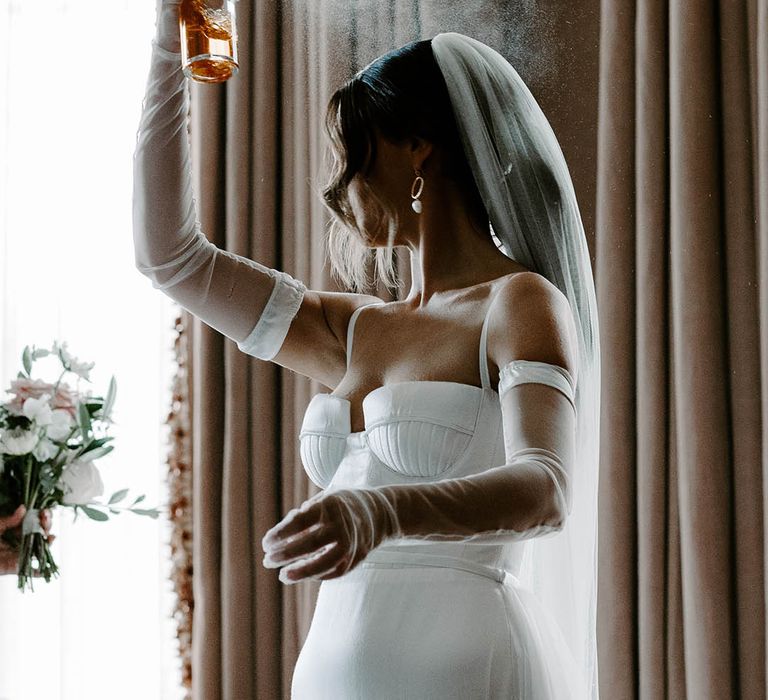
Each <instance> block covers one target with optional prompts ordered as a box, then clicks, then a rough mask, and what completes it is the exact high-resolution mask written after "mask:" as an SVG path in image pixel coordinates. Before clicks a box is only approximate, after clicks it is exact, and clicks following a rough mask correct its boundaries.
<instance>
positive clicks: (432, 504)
mask: <svg viewBox="0 0 768 700" xmlns="http://www.w3.org/2000/svg"><path fill="white" fill-rule="evenodd" d="M177 18H178V4H177V2H175V1H174V0H159V4H158V21H157V34H156V37H155V40H154V41H153V46H152V62H151V68H150V74H149V80H148V82H147V91H146V97H145V100H144V104H143V111H142V118H141V123H140V126H139V131H138V139H137V146H136V152H135V156H134V244H135V254H136V265H137V268H138V269H139V270H140V271H141V272H142V273H143V274H144V275H146V276H147V277H148V278H149V279H150V280H151V281H152V284H153V286H154V287H156V288H158V289H161V290H163V291H164V292H165V293H166V294H168V295H169V296H170V297H172V298H173V299H175V300H176V301H177V302H178V303H180V304H181V305H182V306H184V307H185V308H186V309H188V310H189V311H190V312H191V313H193V314H195V315H196V316H198V317H199V318H201V319H202V320H203V321H205V322H206V323H207V324H208V325H210V326H212V327H213V328H215V329H217V330H218V331H220V332H221V333H223V334H225V335H226V336H228V337H229V338H231V339H233V340H234V341H235V342H236V343H237V345H238V347H239V348H240V350H242V351H243V352H246V353H248V354H250V355H252V356H254V357H257V358H260V359H262V360H271V361H272V362H275V363H277V364H279V365H280V366H282V367H286V368H288V369H291V370H293V371H294V372H298V373H299V374H302V375H304V376H306V377H311V378H313V379H316V380H317V381H319V382H320V383H322V384H323V385H324V386H327V387H329V388H331V389H332V391H331V392H330V393H319V394H316V395H315V396H314V397H312V400H311V401H310V403H309V406H308V407H307V411H306V413H305V416H304V421H303V424H302V426H301V431H300V434H299V441H300V454H301V459H302V462H303V465H304V468H305V470H306V472H307V474H308V476H309V477H310V478H311V479H312V481H313V482H314V483H315V484H317V485H318V486H319V487H321V488H322V491H321V492H320V493H318V494H317V495H316V496H314V497H313V498H311V499H309V500H307V501H305V502H304V503H303V504H301V505H300V506H299V507H297V508H294V509H293V510H291V511H290V512H289V513H288V514H287V515H286V516H285V518H283V520H282V521H281V522H279V523H277V524H276V525H275V526H274V527H273V528H272V529H270V530H269V531H268V532H267V533H266V534H265V536H264V538H263V540H262V544H263V548H264V552H265V557H264V565H265V566H268V567H275V568H278V567H279V568H280V574H279V576H280V580H281V581H283V582H284V583H286V584H291V583H295V582H296V581H299V580H302V579H307V578H314V579H316V580H320V581H322V583H321V585H320V590H319V594H318V599H317V606H316V609H315V613H314V617H313V620H312V624H311V627H310V630H309V634H308V636H307V639H306V641H305V643H304V646H303V648H302V650H301V653H300V655H299V658H298V661H297V664H296V667H295V670H294V675H293V682H292V697H293V698H296V699H297V700H299V699H301V700H304V699H323V698H328V699H331V698H333V699H337V698H406V697H407V698H434V699H437V698H441V699H443V698H464V699H468V698H494V699H495V698H499V699H501V698H505V699H509V698H514V699H516V700H523V699H526V700H528V699H530V700H534V699H535V700H546V699H552V700H563V699H565V698H579V699H587V698H588V699H589V700H597V698H598V689H597V657H596V644H595V636H596V632H595V600H596V523H597V512H596V510H597V476H598V473H597V464H598V460H597V444H598V414H599V387H600V384H599V377H600V374H599V371H600V369H599V368H600V363H599V343H598V327H597V313H596V308H595V293H594V284H593V280H592V273H591V269H590V263H589V255H588V251H587V246H586V240H585V237H584V231H583V226H582V223H581V217H580V214H579V210H578V206H577V203H576V198H575V194H574V190H573V185H572V183H571V179H570V175H569V172H568V168H567V165H566V163H565V159H564V157H563V154H562V152H561V150H560V147H559V144H558V142H557V139H556V137H555V135H554V133H553V131H552V129H551V127H550V125H549V122H548V121H547V119H546V117H545V116H544V114H543V113H542V111H541V109H540V108H539V106H538V104H537V102H536V100H535V99H534V97H533V95H532V94H531V93H530V91H529V90H528V88H527V87H526V85H525V83H524V82H523V81H522V79H521V78H520V76H519V75H518V74H517V72H516V71H515V69H514V68H513V67H512V66H511V65H510V64H509V63H508V62H507V61H506V60H505V59H504V58H503V57H502V56H500V55H499V54H498V53H497V52H496V51H494V50H493V49H492V48H490V47H488V46H486V45H485V44H483V43H481V42H479V41H477V40H475V39H472V38H470V37H467V36H464V35H462V34H457V33H443V34H438V35H437V36H435V37H433V38H432V39H431V40H429V39H427V40H423V41H415V42H412V43H410V44H407V45H406V46H404V47H402V48H400V49H398V50H395V51H392V52H389V53H387V54H385V55H383V56H381V57H379V58H378V59H376V60H375V61H373V62H372V63H370V64H369V65H368V66H366V67H365V68H364V69H362V70H361V71H359V72H358V73H357V74H356V75H354V76H353V77H352V78H350V79H349V80H348V81H347V82H346V83H345V84H344V85H343V86H342V87H340V88H339V89H338V90H337V91H336V92H335V93H334V95H333V96H332V98H331V100H330V103H329V105H328V109H327V117H326V128H327V132H328V136H329V140H330V152H331V154H332V155H333V168H332V173H331V177H330V181H329V183H328V185H327V187H326V188H325V190H324V191H323V197H324V201H325V203H326V204H327V206H328V209H329V210H330V212H331V213H332V216H333V226H332V228H331V231H330V235H329V251H330V264H331V267H332V270H333V271H334V273H335V274H336V275H337V278H338V279H340V280H341V282H342V283H343V284H345V285H346V286H347V288H349V289H353V290H355V291H354V292H352V293H334V292H324V291H319V290H310V289H307V288H306V286H305V285H304V284H303V283H302V282H301V281H300V280H298V279H295V278H293V277H291V276H290V275H288V274H287V273H285V272H283V271H279V270H275V269H271V268H268V267H266V266H264V265H262V264H260V263H258V262H255V261H253V260H249V259H247V258H244V257H240V256H237V255H234V254H232V253H230V252H228V251H225V250H222V249H219V248H217V247H216V246H215V245H213V244H212V243H210V242H209V241H208V240H207V238H206V236H205V235H204V233H203V232H202V231H201V230H200V226H199V223H198V222H197V218H196V211H195V205H194V201H193V199H192V181H191V172H190V162H189V147H188V143H187V137H186V127H185V119H186V114H187V107H188V100H189V96H188V89H186V88H185V85H186V81H185V79H184V76H183V73H182V72H181V68H180V55H179V51H180V45H179V34H178V19H177ZM393 246H405V247H407V248H408V250H409V251H410V254H411V270H412V275H411V277H412V280H413V282H412V284H411V288H410V290H409V291H408V293H407V295H406V296H405V297H404V298H403V299H400V300H397V301H392V302H384V301H383V300H381V299H379V298H377V297H375V296H371V295H368V294H364V293H361V292H362V290H363V289H365V287H366V279H365V263H366V261H367V260H368V259H369V257H370V256H371V255H373V256H375V258H376V263H377V270H378V272H379V275H380V276H381V279H382V280H383V281H384V282H385V283H387V284H390V285H391V284H392V283H393V277H392V272H393V268H392V248H393Z"/></svg>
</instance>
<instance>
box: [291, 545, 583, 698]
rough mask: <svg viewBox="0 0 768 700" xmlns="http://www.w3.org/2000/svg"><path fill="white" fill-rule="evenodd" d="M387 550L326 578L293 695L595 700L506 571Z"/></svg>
mask: <svg viewBox="0 0 768 700" xmlns="http://www.w3.org/2000/svg"><path fill="white" fill-rule="evenodd" d="M403 550H404V548H402V547H401V548H399V551H393V550H391V549H390V550H386V549H385V548H381V547H380V548H378V549H376V550H374V551H373V552H371V553H370V554H369V555H368V557H367V558H366V559H365V560H364V561H363V562H362V563H361V564H359V565H358V566H357V567H356V568H355V569H353V570H352V571H350V572H349V573H347V574H345V575H344V576H341V577H338V578H335V579H330V580H327V581H322V582H321V584H320V590H319V593H318V598H317V605H316V607H315V613H314V616H313V618H312V623H311V625H310V629H309V633H308V635H307V638H306V640H305V642H304V646H303V647H302V649H301V653H300V654H299V657H298V660H297V662H296V667H295V669H294V674H293V681H292V687H291V698H292V699H293V700H438V699H439V700H453V699H455V700H474V699H477V700H585V699H586V698H587V692H586V688H585V685H584V681H583V679H582V677H581V676H580V674H579V671H578V669H577V668H576V666H575V664H574V662H573V657H572V656H571V654H570V652H569V650H568V648H567V645H566V644H565V641H564V640H563V637H562V635H561V633H560V632H559V630H558V629H557V627H556V625H555V623H554V621H553V620H552V619H551V617H550V615H549V614H548V613H547V611H546V610H545V609H544V608H543V607H542V606H541V604H540V603H539V601H538V599H537V598H536V597H535V595H534V594H533V592H532V591H530V590H529V589H527V588H525V587H523V586H522V585H521V584H520V582H519V581H518V579H517V578H516V577H514V576H513V575H512V574H511V573H510V572H508V571H505V570H504V569H498V568H494V567H490V566H486V565H484V564H480V563H477V562H473V561H470V560H467V559H459V558H456V557H450V556H443V555H435V554H425V553H423V552H408V551H403Z"/></svg>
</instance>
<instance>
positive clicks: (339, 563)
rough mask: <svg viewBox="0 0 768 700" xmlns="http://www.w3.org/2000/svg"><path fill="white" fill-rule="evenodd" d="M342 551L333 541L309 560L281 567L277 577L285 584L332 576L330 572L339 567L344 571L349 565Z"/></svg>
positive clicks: (335, 570)
mask: <svg viewBox="0 0 768 700" xmlns="http://www.w3.org/2000/svg"><path fill="white" fill-rule="evenodd" d="M343 552H344V550H343V548H342V547H341V546H340V545H339V544H338V543H334V544H332V545H331V546H330V548H329V549H328V550H327V551H325V552H323V553H322V554H320V555H319V556H317V557H314V558H313V559H310V560H309V561H306V562H302V563H301V564H294V565H293V566H289V567H285V568H283V569H281V570H280V574H279V576H278V578H279V579H280V580H281V581H282V582H283V583H287V584H291V583H297V582H299V581H301V580H302V579H305V578H310V577H314V578H318V577H322V576H327V577H328V578H334V576H332V575H331V574H333V573H334V572H337V571H338V570H339V568H343V569H344V571H346V568H347V566H348V565H349V564H348V561H347V560H346V559H345V557H344V554H343ZM342 573H343V572H342ZM336 575H340V574H336Z"/></svg>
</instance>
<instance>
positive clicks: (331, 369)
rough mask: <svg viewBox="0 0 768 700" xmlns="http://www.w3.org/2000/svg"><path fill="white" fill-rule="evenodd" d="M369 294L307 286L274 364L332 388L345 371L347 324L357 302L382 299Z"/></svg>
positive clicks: (368, 302) (361, 304) (362, 304)
mask: <svg viewBox="0 0 768 700" xmlns="http://www.w3.org/2000/svg"><path fill="white" fill-rule="evenodd" d="M382 301H383V300H382V299H380V298H379V297H376V296H373V295H370V294H355V293H350V292H326V291H321V290H314V289H307V290H306V291H305V293H304V298H303V299H302V302H301V306H300V307H299V310H298V312H297V314H296V316H295V317H294V319H293V321H292V322H291V325H290V327H289V329H288V333H287V335H286V337H285V340H284V341H283V344H282V346H281V348H280V351H279V352H278V353H277V354H276V355H275V356H274V357H273V358H272V361H273V362H275V363H276V364H278V365H280V366H282V367H285V368H286V369H290V370H293V371H294V372H296V373H298V374H301V375H303V376H305V377H309V378H311V379H315V380H317V381H319V382H320V383H321V384H324V385H325V386H327V387H330V388H333V387H335V386H336V385H337V384H338V382H339V381H340V380H341V378H342V376H344V372H345V371H346V352H347V345H346V335H347V325H348V323H349V319H350V316H351V315H352V312H353V311H354V310H355V309H356V308H358V307H359V306H365V305H366V304H372V303H375V302H382Z"/></svg>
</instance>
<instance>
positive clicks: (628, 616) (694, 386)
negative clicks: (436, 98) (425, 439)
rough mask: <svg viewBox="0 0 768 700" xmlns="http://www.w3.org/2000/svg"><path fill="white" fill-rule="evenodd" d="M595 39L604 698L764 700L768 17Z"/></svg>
mask: <svg viewBox="0 0 768 700" xmlns="http://www.w3.org/2000/svg"><path fill="white" fill-rule="evenodd" d="M600 29H601V31H600V48H601V54H600V78H601V80H600V114H599V120H600V121H599V132H598V133H599V143H598V164H597V166H598V167H597V175H598V189H597V210H596V216H597V231H598V235H597V280H598V305H599V307H600V318H601V323H602V343H603V368H604V370H603V439H602V466H601V493H600V499H601V506H600V509H601V510H600V552H601V555H600V556H601V566H600V588H599V596H598V597H599V618H598V626H599V630H598V634H599V646H600V670H601V673H600V680H601V688H602V689H603V692H604V693H605V694H606V696H607V697H610V698H674V699H677V698H688V699H690V700H700V699H701V700H704V699H707V698H712V699H717V700H728V699H730V698H741V699H742V700H750V699H753V698H754V699H757V698H765V697H766V685H765V601H766V595H765V577H764V564H765V556H766V552H765V543H766V539H765V536H764V532H765V524H764V522H763V502H764V499H765V498H766V488H765V480H764V478H763V473H764V470H765V468H766V467H767V466H768V459H767V457H768V450H767V447H768V443H766V441H765V439H764V436H765V430H766V427H765V423H764V422H763V421H762V420H761V405H762V407H763V409H764V408H766V407H768V403H766V400H767V399H768V384H766V382H765V380H764V377H766V376H768V375H766V374H765V373H766V371H767V370H768V363H766V360H767V359H768V356H767V355H766V350H767V349H768V343H767V342H766V341H768V335H766V334H767V333H768V315H767V314H768V296H766V292H767V291H768V277H767V275H768V267H767V263H768V252H767V251H768V247H767V246H768V73H767V71H768V3H766V1H765V0H747V1H745V2H738V1H734V2H720V3H715V2H706V1H705V0H678V1H677V2H673V3H666V2H660V1H657V0H640V1H636V0H604V2H603V4H602V13H601V28H600Z"/></svg>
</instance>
